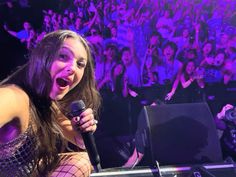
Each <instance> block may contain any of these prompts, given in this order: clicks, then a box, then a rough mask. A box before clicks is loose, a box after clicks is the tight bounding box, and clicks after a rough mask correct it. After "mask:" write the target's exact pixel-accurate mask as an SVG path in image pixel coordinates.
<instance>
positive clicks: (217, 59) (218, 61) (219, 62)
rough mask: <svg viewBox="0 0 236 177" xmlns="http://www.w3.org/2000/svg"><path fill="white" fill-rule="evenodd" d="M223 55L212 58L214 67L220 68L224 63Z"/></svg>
mask: <svg viewBox="0 0 236 177" xmlns="http://www.w3.org/2000/svg"><path fill="white" fill-rule="evenodd" d="M224 60H225V55H224V53H219V54H217V55H216V56H215V58H214V65H215V66H221V65H222V64H223V63H224Z"/></svg>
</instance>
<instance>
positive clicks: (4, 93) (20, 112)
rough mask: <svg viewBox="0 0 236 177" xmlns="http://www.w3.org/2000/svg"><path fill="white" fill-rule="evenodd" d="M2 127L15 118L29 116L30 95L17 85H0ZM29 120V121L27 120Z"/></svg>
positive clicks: (0, 124)
mask: <svg viewBox="0 0 236 177" xmlns="http://www.w3.org/2000/svg"><path fill="white" fill-rule="evenodd" d="M0 98H1V99H0V127H2V126H3V125H5V124H6V123H8V122H10V121H11V120H12V119H14V118H19V119H20V120H22V121H21V122H23V120H25V119H28V116H29V97H28V95H27V94H26V93H25V92H24V91H23V90H22V89H21V88H19V87H18V86H16V85H7V86H1V87H0ZM26 122H28V121H26Z"/></svg>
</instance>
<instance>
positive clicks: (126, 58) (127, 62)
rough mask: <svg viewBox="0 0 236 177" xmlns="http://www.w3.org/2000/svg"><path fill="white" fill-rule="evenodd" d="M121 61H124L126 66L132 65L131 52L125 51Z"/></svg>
mask: <svg viewBox="0 0 236 177" xmlns="http://www.w3.org/2000/svg"><path fill="white" fill-rule="evenodd" d="M121 59H122V62H123V63H124V65H125V66H128V65H130V64H131V62H132V59H131V54H130V51H129V50H125V51H124V52H123V53H122V57H121Z"/></svg>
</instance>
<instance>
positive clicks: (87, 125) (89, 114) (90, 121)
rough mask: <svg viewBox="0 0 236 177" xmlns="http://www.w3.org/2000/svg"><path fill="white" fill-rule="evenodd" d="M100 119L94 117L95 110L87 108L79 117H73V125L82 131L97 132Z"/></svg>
mask: <svg viewBox="0 0 236 177" xmlns="http://www.w3.org/2000/svg"><path fill="white" fill-rule="evenodd" d="M97 123H98V121H97V120H96V119H95V118H94V114H93V110H92V109H91V108H87V109H86V110H85V111H84V112H82V113H81V114H80V116H78V117H74V118H73V119H72V125H73V127H74V128H76V129H78V128H79V130H80V131H81V132H95V131H96V129H97Z"/></svg>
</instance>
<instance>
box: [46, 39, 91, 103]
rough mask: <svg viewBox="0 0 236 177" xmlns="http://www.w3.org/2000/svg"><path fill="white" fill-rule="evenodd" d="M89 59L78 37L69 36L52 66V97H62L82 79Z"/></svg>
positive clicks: (54, 98) (58, 98)
mask: <svg viewBox="0 0 236 177" xmlns="http://www.w3.org/2000/svg"><path fill="white" fill-rule="evenodd" d="M87 60H88V56H87V52H86V50H85V48H84V46H83V44H82V43H81V42H80V41H79V40H78V39H73V38H67V39H66V40H65V41H64V43H63V45H62V47H61V49H60V50H59V54H58V56H57V57H55V59H54V61H53V63H52V66H51V68H50V75H51V78H52V89H51V92H50V98H51V99H53V100H60V99H62V98H63V97H64V96H65V95H66V94H67V93H68V92H69V91H70V90H71V89H73V88H74V87H75V86H76V85H77V84H78V83H79V82H80V81H81V79H82V77H83V74H84V70H85V67H86V64H87Z"/></svg>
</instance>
